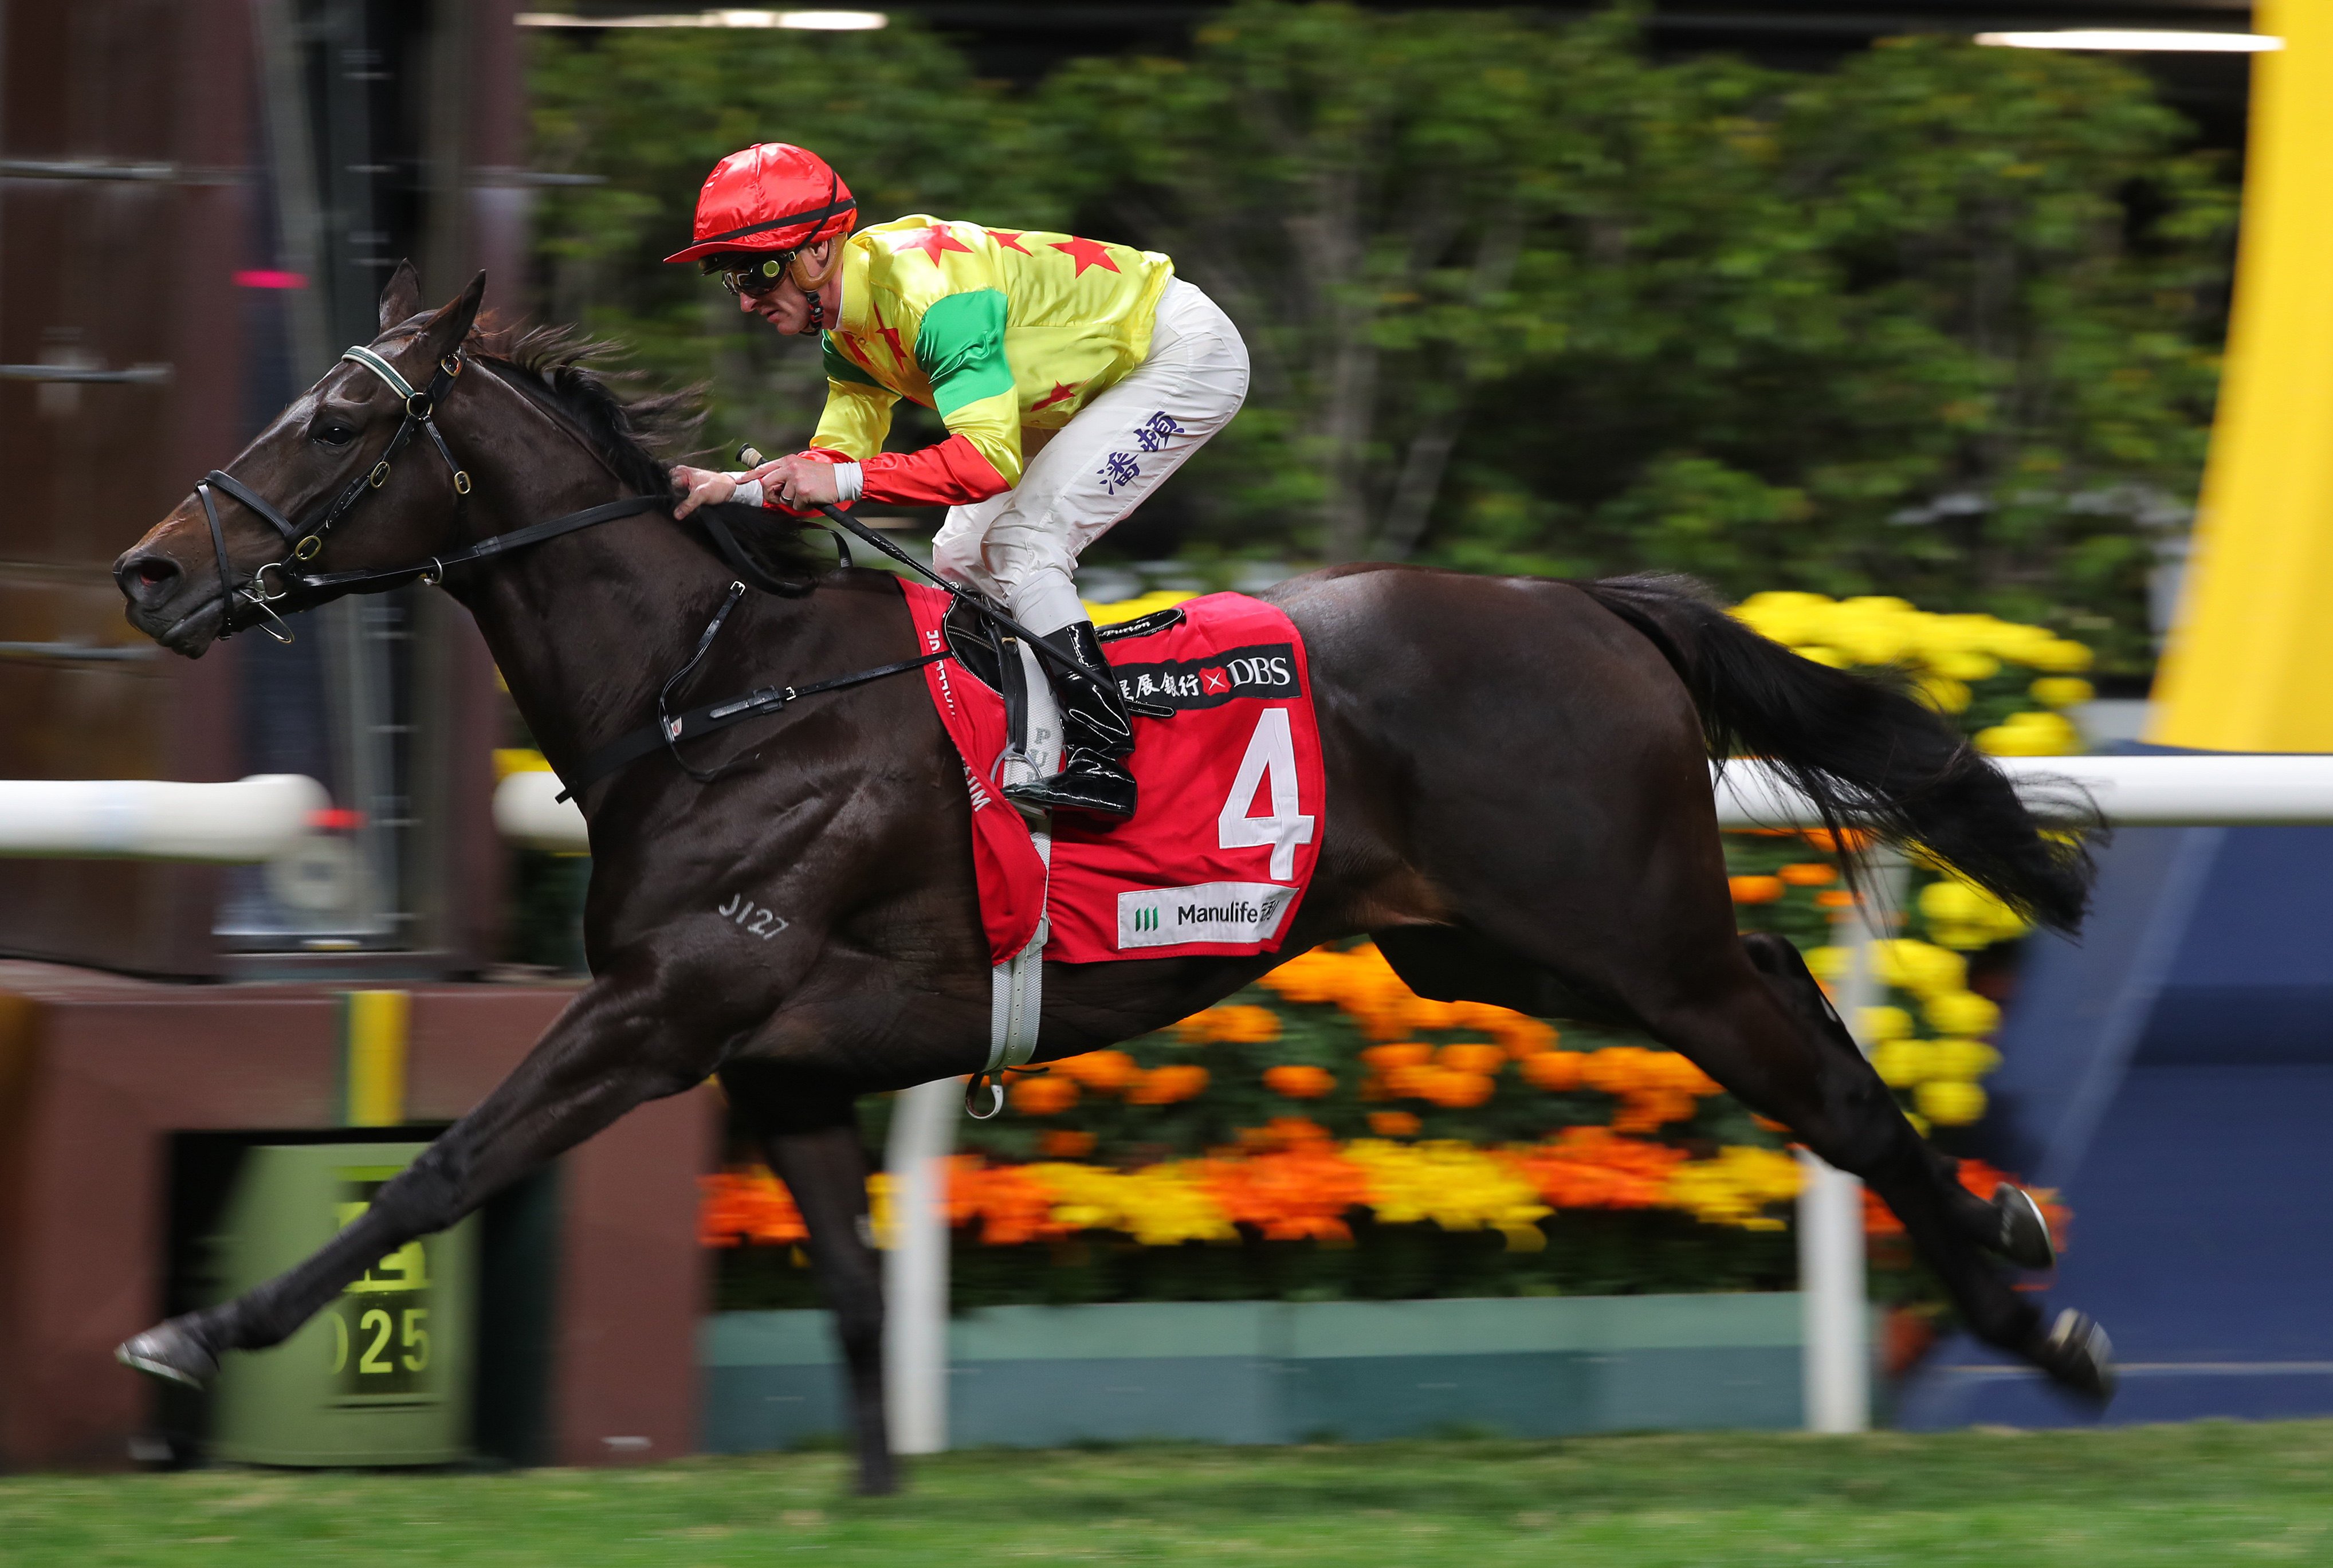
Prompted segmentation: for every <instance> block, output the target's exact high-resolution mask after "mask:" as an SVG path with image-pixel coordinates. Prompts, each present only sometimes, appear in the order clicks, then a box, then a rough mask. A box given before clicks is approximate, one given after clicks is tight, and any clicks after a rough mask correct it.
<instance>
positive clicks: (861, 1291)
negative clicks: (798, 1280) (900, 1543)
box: [763, 1102, 898, 1496]
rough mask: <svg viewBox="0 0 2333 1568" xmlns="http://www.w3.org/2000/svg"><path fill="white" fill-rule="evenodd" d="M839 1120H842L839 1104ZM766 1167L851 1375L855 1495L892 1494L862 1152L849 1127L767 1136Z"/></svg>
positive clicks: (876, 1276)
mask: <svg viewBox="0 0 2333 1568" xmlns="http://www.w3.org/2000/svg"><path fill="white" fill-rule="evenodd" d="M841 1110H842V1113H843V1114H844V1116H845V1117H848V1116H849V1115H850V1105H849V1104H848V1103H847V1102H846V1103H845V1104H844V1105H843V1106H842V1107H841ZM763 1149H765V1150H767V1151H768V1153H769V1157H770V1165H771V1168H772V1169H774V1170H775V1171H776V1172H777V1173H778V1177H779V1178H780V1179H781V1180H782V1181H783V1182H784V1183H785V1184H786V1189H787V1190H788V1191H790V1192H792V1194H793V1198H794V1205H795V1207H798V1208H800V1209H801V1210H802V1223H803V1224H804V1225H805V1226H806V1227H809V1230H810V1259H811V1266H812V1267H813V1268H815V1269H816V1270H817V1271H818V1285H819V1290H820V1292H821V1294H824V1295H825V1297H826V1304H827V1310H828V1311H830V1312H831V1313H833V1314H834V1332H835V1338H836V1339H837V1340H839V1341H840V1342H841V1345H842V1356H843V1361H844V1362H845V1363H846V1365H847V1367H848V1371H849V1375H850V1419H851V1432H852V1435H853V1437H854V1438H856V1439H857V1442H858V1448H859V1491H860V1492H861V1493H862V1494H865V1495H866V1496H885V1495H888V1494H889V1493H891V1492H893V1491H896V1490H897V1489H898V1476H897V1474H896V1473H895V1471H894V1470H893V1467H892V1464H891V1435H890V1429H889V1426H888V1422H887V1421H886V1420H885V1419H884V1411H883V1265H882V1262H881V1259H880V1257H879V1255H878V1254H877V1253H876V1251H875V1247H874V1232H873V1227H871V1226H870V1225H869V1220H868V1214H867V1150H866V1147H865V1145H863V1144H862V1143H860V1142H859V1129H858V1126H857V1125H856V1123H855V1122H853V1121H841V1122H839V1123H835V1124H830V1125H829V1126H826V1127H821V1128H817V1129H814V1130H807V1131H773V1132H772V1133H770V1134H769V1135H768V1136H766V1137H765V1138H764V1139H763Z"/></svg>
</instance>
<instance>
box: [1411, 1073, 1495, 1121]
mask: <svg viewBox="0 0 2333 1568" xmlns="http://www.w3.org/2000/svg"><path fill="white" fill-rule="evenodd" d="M1418 1071H1419V1072H1420V1073H1424V1072H1425V1070H1424V1069H1419V1070H1418ZM1495 1087H1496V1085H1495V1084H1494V1083H1493V1082H1492V1081H1491V1079H1490V1078H1489V1077H1488V1076H1487V1075H1486V1074H1483V1073H1455V1072H1452V1071H1451V1070H1450V1069H1449V1068H1446V1067H1444V1068H1436V1069H1435V1070H1434V1072H1433V1073H1430V1074H1427V1075H1426V1081H1425V1082H1423V1083H1421V1084H1420V1085H1419V1086H1418V1091H1417V1092H1419V1093H1420V1094H1421V1095H1422V1096H1423V1097H1424V1098H1426V1099H1427V1100H1431V1101H1434V1103H1435V1104H1436V1105H1440V1106H1444V1107H1446V1108H1447V1109H1449V1110H1452V1111H1459V1110H1464V1109H1465V1108H1466V1107H1468V1106H1472V1105H1480V1104H1481V1103H1483V1101H1485V1100H1488V1099H1489V1098H1490V1097H1491V1091H1492V1090H1493V1088H1495Z"/></svg>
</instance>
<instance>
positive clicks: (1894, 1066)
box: [1871, 1040, 1935, 1089]
mask: <svg viewBox="0 0 2333 1568" xmlns="http://www.w3.org/2000/svg"><path fill="white" fill-rule="evenodd" d="M1934 1062H1935V1045H1934V1044H1932V1043H1931V1042H1929V1041H1926V1040H1889V1041H1887V1042H1886V1043H1885V1044H1881V1045H1880V1046H1879V1047H1878V1048H1877V1049H1876V1050H1874V1051H1873V1052H1872V1053H1871V1066H1872V1070H1873V1071H1874V1072H1876V1073H1878V1074H1879V1081H1880V1082H1883V1083H1885V1084H1887V1087H1888V1088H1890V1089H1909V1088H1911V1087H1913V1086H1914V1085H1915V1084H1916V1083H1919V1082H1922V1081H1923V1080H1925V1079H1926V1078H1927V1077H1928V1075H1929V1074H1930V1073H1932V1072H1933V1071H1934Z"/></svg>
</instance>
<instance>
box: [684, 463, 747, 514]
mask: <svg viewBox="0 0 2333 1568" xmlns="http://www.w3.org/2000/svg"><path fill="white" fill-rule="evenodd" d="M672 487H673V489H674V491H675V492H676V493H677V494H678V495H680V497H681V500H680V505H677V506H675V507H674V508H673V509H672V515H674V516H675V517H686V516H687V515H689V514H690V513H691V512H694V511H696V509H697V508H698V507H699V506H717V505H720V504H721V503H722V502H724V501H726V500H729V499H730V498H731V497H733V496H734V495H736V494H737V481H736V480H734V479H733V478H731V477H730V476H728V475H726V474H719V473H715V472H714V471H713V470H712V469H710V468H691V467H688V466H686V464H683V465H680V466H678V467H675V468H674V469H673V471H672Z"/></svg>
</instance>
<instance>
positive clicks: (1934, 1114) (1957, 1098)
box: [1915, 1078, 1984, 1127]
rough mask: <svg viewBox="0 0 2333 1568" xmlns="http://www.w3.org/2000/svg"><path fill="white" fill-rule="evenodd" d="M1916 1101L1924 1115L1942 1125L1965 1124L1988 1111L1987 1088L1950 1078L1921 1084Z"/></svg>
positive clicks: (1961, 1125)
mask: <svg viewBox="0 0 2333 1568" xmlns="http://www.w3.org/2000/svg"><path fill="white" fill-rule="evenodd" d="M1915 1103H1916V1104H1918V1106H1919V1107H1920V1114H1921V1115H1923V1116H1925V1117H1926V1118H1927V1119H1928V1120H1929V1121H1933V1122H1935V1124H1936V1125H1937V1126H1939V1127H1965V1126H1967V1125H1968V1124H1969V1123H1970V1122H1972V1121H1976V1120H1977V1119H1978V1118H1980V1117H1982V1116H1983V1114H1984V1091H1983V1090H1982V1089H1980V1088H1978V1087H1977V1086H1976V1085H1975V1084H1973V1083H1956V1082H1953V1081H1951V1080H1950V1079H1944V1078H1939V1079H1936V1080H1935V1081H1933V1082H1927V1083H1923V1084H1921V1085H1920V1087H1919V1090H1918V1092H1917V1093H1916V1094H1915Z"/></svg>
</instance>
